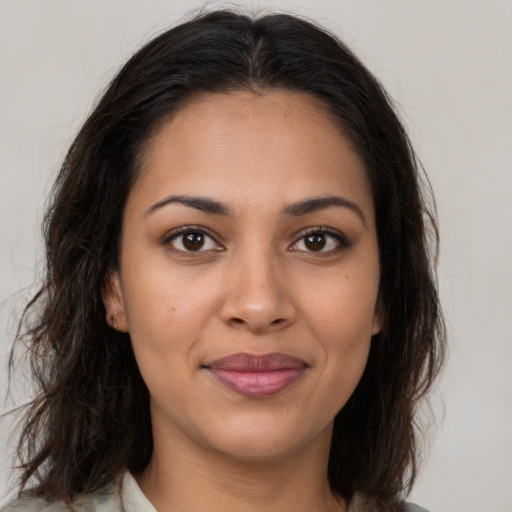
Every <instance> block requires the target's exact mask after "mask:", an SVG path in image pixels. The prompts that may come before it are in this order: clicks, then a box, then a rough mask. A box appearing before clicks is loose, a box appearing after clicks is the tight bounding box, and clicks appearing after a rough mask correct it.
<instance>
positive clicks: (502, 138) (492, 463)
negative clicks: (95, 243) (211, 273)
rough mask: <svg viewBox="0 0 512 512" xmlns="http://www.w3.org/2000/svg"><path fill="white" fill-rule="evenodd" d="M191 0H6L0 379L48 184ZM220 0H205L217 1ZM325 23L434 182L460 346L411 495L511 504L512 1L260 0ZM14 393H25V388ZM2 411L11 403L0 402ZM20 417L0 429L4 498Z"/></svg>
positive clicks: (33, 272) (467, 504)
mask: <svg viewBox="0 0 512 512" xmlns="http://www.w3.org/2000/svg"><path fill="white" fill-rule="evenodd" d="M202 5H203V2H200V1H195V0H181V1H178V0H174V1H173V0H167V1H157V0H144V1H142V0H141V1H129V0H103V1H97V0H86V1H85V0H84V1H81V0H61V1H58V0H32V1H30V0H0V368H1V369H0V393H1V397H2V398H3V395H4V393H5V389H6V385H7V379H6V368H7V354H8V351H9V347H10V345H11V343H12V340H13V333H14V330H15V327H16V318H17V316H18V315H19V312H20V309H21V308H22V306H23V303H24V301H25V300H26V298H27V297H28V295H29V293H30V291H33V290H34V288H33V284H34V282H35V281H36V280H37V277H38V269H39V268H40V267H39V266H38V260H40V259H41V255H42V253H41V237H40V227H39V225H40V221H41V216H42V213H43V211H44V202H45V195H46V193H47V192H48V189H49V186H50V184H51V182H52V178H53V177H54V176H55V173H56V171H57V169H58V167H59V162H60V161H61V159H62V157H63V154H64V152H65V151H66V148H67V146H68V145H69V143H70V142H71V140H72V138H73V136H74V134H75V132H76V130H77V128H78V127H79V126H80V124H81V123H82V122H83V121H84V119H85V116H86V115H87V113H88V112H89V111H90V109H91V106H92V105H93V102H94V100H95V98H97V96H98V93H99V92H100V91H101V90H102V89H103V88H104V86H105V85H106V84H107V82H108V80H109V79H110V78H112V77H113V75H114V74H115V72H116V70H117V69H118V68H119V66H120V65H121V64H122V63H123V62H124V61H125V59H126V58H127V57H128V56H129V55H130V54H131V53H132V52H133V51H134V50H135V49H136V48H138V47H139V46H140V45H141V43H143V42H145V41H147V40H148V39H149V38H150V37H151V36H152V35H154V34H156V33H158V32H160V31H162V30H164V29H165V28H167V27H169V26H170V25H172V24H174V23H176V22H178V21H179V20H181V19H183V16H184V15H185V14H187V13H189V12H190V11H191V10H193V9H197V8H198V7H200V6H202ZM221 5H225V4H222V3H220V2H216V3H209V4H208V6H209V7H214V6H221ZM238 5H245V6H249V7H252V8H253V9H254V10H256V11H259V10H265V9H272V10H285V11H287V12H293V13H298V14H302V15H305V16H308V17H310V18H313V19H315V20H318V21H320V22H321V23H322V24H324V25H325V26H327V27H328V28H330V29H331V30H333V31H335V32H336V33H337V34H339V35H341V37H342V38H343V39H344V40H345V41H346V42H347V43H348V44H349V45H350V46H351V47H352V48H353V49H354V50H355V52H356V53H357V54H358V55H359V56H360V57H361V58H362V60H363V61H364V62H365V63H366V64H367V65H368V67H369V68H370V69H371V70H372V71H373V72H374V73H375V74H376V75H377V76H378V77H379V78H380V79H381V80H382V82H383V83H384V85H385V87H387V89H388V90H389V91H390V93H391V95H392V96H393V97H394V98H395V99H396V101H397V102H398V103H399V105H400V110H401V112H402V115H403V116H404V119H405V121H406V124H407V126H408V127H409V131H410V133H411V136H412V138H413V140H414V143H415V146H416V149H417V151H418V153H419V155H420V158H421V160H422V162H423V164H424V166H425V168H426V169H427V172H428V174H429V176H430V178H431V180H432V184H433V187H434V191H435V194H436V197H437V201H438V208H439V218H440V225H441V240H442V245H441V256H440V266H439V276H440V287H441V295H442V300H443V304H444V308H445V311H446V315H447V320H448V328H449V342H450V359H449V362H448V365H447V368H446V371H445V372H444V375H443V378H442V380H441V382H440V385H439V388H438V390H437V392H436V393H435V395H434V396H433V402H432V403H433V409H434V410H435V412H436V417H437V426H436V429H435V431H436V434H435V436H434V438H433V443H432V445H433V447H432V450H431V453H430V457H429V458H428V459H427V460H426V465H425V469H424V471H423V473H422V474H421V476H420V478H419V479H418V482H417V484H416V487H415V489H414V492H413V494H412V496H411V499H412V500H413V501H416V502H418V503H420V504H422V505H423V506H425V507H427V508H429V509H431V511H432V512H455V511H460V512H505V511H509V512H510V511H512V434H511V432H512V372H511V367H512V334H511V333H512V264H511V262H512V258H511V254H512V228H511V226H512V200H511V199H512V197H511V196H512V169H511V164H512V150H511V143H512V40H511V26H512V24H511V21H512V2H511V1H499V0H480V1H471V0H361V1H356V0H297V1H291V0H289V1H285V0H283V1H277V0H276V1H272V0H268V1H267V0H265V1H263V0H262V1H260V2H257V1H253V2H241V3H239V4H238ZM14 391H15V403H16V400H17V401H18V402H19V401H20V400H21V399H22V398H21V397H23V396H24V391H23V389H20V388H17V389H15V390H14ZM0 404H2V405H0V410H1V409H2V407H3V410H7V409H8V408H10V407H11V406H12V405H13V402H12V401H11V402H8V403H6V404H5V405H3V402H0ZM11 423H12V422H11V421H4V422H3V423H2V425H1V429H0V454H1V455H0V496H1V498H0V501H4V500H5V497H6V496H7V493H8V485H7V479H8V476H9V468H10V467H11V462H10V460H9V457H8V456H9V453H10V448H9V446H12V443H10V444H9V443H8V430H9V427H10V424H11Z"/></svg>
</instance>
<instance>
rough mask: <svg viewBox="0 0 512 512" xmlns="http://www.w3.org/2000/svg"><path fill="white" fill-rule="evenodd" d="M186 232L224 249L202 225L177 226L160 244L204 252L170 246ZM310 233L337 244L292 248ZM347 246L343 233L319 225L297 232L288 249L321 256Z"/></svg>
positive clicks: (196, 252) (195, 252) (348, 245)
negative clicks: (321, 247) (324, 247)
mask: <svg viewBox="0 0 512 512" xmlns="http://www.w3.org/2000/svg"><path fill="white" fill-rule="evenodd" d="M187 233H190V234H198V235H202V236H204V237H205V238H209V239H211V240H212V241H213V242H214V243H215V244H216V245H217V248H216V249H215V250H217V251H223V250H225V249H224V248H223V247H222V246H221V245H220V244H219V243H218V242H217V240H216V238H215V236H214V235H213V234H212V233H211V232H210V231H209V230H207V229H205V228H204V227H202V226H184V227H182V228H178V229H176V230H174V231H172V232H171V233H170V234H168V235H167V236H166V237H165V238H164V239H163V240H162V245H164V246H171V248H172V249H173V250H174V251H176V252H181V253H185V254H188V255H194V254H198V253H201V252H206V251H204V250H203V251H202V250H198V251H192V250H184V249H177V248H176V247H172V244H171V243H172V242H173V241H174V240H177V239H179V238H180V237H182V236H183V235H186V234H187ZM311 235H321V236H326V237H329V238H332V239H334V240H335V241H336V244H337V246H336V247H335V248H334V249H330V250H327V251H324V250H320V251H313V250H309V251H308V250H303V249H296V248H294V247H296V246H297V245H298V244H299V243H300V242H302V241H304V240H305V239H306V237H307V236H311ZM182 245H183V241H182ZM349 247H350V243H349V241H348V240H347V238H346V236H345V235H343V234H342V233H340V232H339V231H336V230H334V229H332V228H328V227H326V226H319V227H315V228H309V229H307V230H305V231H302V232H301V233H299V238H297V240H296V242H294V243H293V244H292V245H291V246H290V249H291V250H292V251H293V252H299V251H300V252H306V253H311V254H315V253H316V254H318V255H322V256H328V255H332V254H335V253H338V252H339V251H341V250H343V249H346V248H349ZM200 249H201V248H200Z"/></svg>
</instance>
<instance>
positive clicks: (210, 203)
mask: <svg viewBox="0 0 512 512" xmlns="http://www.w3.org/2000/svg"><path fill="white" fill-rule="evenodd" d="M173 203H178V204H182V205H184V206H188V207H189V208H195V209H196V210H200V211H202V212H204V213H210V214H213V215H231V212H230V209H229V207H228V206H227V205H226V204H224V203H221V202H219V201H215V200H213V199H210V198H208V197H196V196H185V195H177V196H176V195H171V196H168V197H164V199H162V200H160V201H158V202H157V203H155V204H154V205H153V206H151V207H150V208H149V209H148V210H147V212H146V215H148V214H150V213H153V212H154V211H155V210H159V209H160V208H163V207H164V206H167V205H168V204H173Z"/></svg>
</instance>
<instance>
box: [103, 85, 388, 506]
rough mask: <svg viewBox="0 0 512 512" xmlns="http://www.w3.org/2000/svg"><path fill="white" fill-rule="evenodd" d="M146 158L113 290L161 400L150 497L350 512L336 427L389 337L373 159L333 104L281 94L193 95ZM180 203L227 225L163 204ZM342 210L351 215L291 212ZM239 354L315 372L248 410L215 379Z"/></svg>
mask: <svg viewBox="0 0 512 512" xmlns="http://www.w3.org/2000/svg"><path fill="white" fill-rule="evenodd" d="M143 156H144V159H143V160H144V164H143V167H142V170H141V174H140V176H139V178H138V179H137V181H136V183H135V185H134V187H133V189H132V190H131V192H130V194H129V197H128V200H127V204H126V209H125V212H124V218H123V228H122V240H121V252H120V265H119V269H118V270H116V271H112V272H111V273H110V275H109V277H108V281H107V286H106V288H105V292H104V302H105V306H106V310H107V318H108V319H110V318H111V317H112V316H113V317H115V322H116V327H117V329H119V330H121V331H124V332H129V333H130V337H131V340H132V343H133V348H134V352H135V356H136V359H137V362H138V365H139V368H140V371H141V374H142V376H143V378H144V380H145V382H146V384H147V386H148V389H149V392H150V395H151V419H152V427H153V435H154V455H153V458H152V460H151V462H150V464H149V466H148V468H147V469H146V470H145V471H144V472H143V473H142V474H141V475H137V476H136V477H137V480H138V482H139V485H140V486H141V489H142V490H143V492H144V493H145V495H146V496H147V497H148V498H149V500H150V501H151V502H152V503H153V505H154V506H155V507H156V508H157V510H159V512H165V511H171V510H172V511H174V512H178V511H185V510H187V511H188V512H194V511H198V512H199V511H201V512H203V511H204V510H210V511H230V510H233V511H235V510H236V511H256V510H257V511H259V512H261V511H265V510H274V511H275V510H280V511H285V512H286V511H288V510H290V511H291V510H293V511H294V512H298V511H299V512H300V511H306V510H307V511H309V512H310V511H313V510H322V511H325V510H345V507H346V502H345V500H344V499H343V498H342V497H337V496H333V494H332V493H331V491H330V489H329V486H328V482H327V478H326V471H327V461H328V454H329V444H330V436H331V432H332V422H333V418H334V416H335V415H336V413H337V412H338V411H339V410H340V409H341V408H342V407H343V405H344V404H345V403H346V401H347V400H348V398H349V397H350V395H351V394H352V392H353V391H354V389H355V387H356V385H357V383H358V381H359V379H360V378H361V375H362V373H363V371H364V368H365V365H366V361H367V357H368V351H369V347H370V343H371V337H372V335H373V334H376V333H377V332H379V330H380V328H381V323H382V319H381V314H380V310H379V307H378V298H377V297H378V288H379V254H378V244H377V236H376V228H375V219H374V205H373V198H372V194H371V190H370V185H369V181H368V177H367V174H366V171H365V168H364V165H363V162H362V161H361V159H360V158H359V157H358V155H357V154H356V153H355V152H354V150H353V149H352V147H351V144H350V142H349V141H348V140H347V139H346V138H345V137H344V136H343V135H342V134H341V132H340V130H339V129H338V127H337V126H336V125H335V123H334V121H333V120H332V119H331V117H330V115H329V113H328V112H327V110H326V108H325V107H324V106H323V104H322V103H320V102H319V101H318V100H316V99H315V98H311V97H309V96H307V95H304V94H300V93H295V92H290V91H284V90H270V91H265V92H263V93H261V94H255V93H252V92H245V91H238V92H230V93H226V94H205V95H201V96H199V97H196V98H194V99H193V100H191V101H189V102H188V103H187V104H186V105H185V106H184V107H183V109H182V110H181V111H180V112H179V113H177V114H176V115H174V117H173V118H172V119H171V120H170V121H168V122H166V123H165V124H164V125H163V126H162V128H161V129H160V130H159V131H158V133H157V134H156V135H155V136H154V137H153V138H152V139H151V140H150V141H149V143H148V145H147V148H146V152H145V154H144V155H143ZM172 195H174V196H176V195H179V196H194V197H197V196H199V197H201V198H208V199H210V200H214V201H217V202H222V203H223V204H224V206H225V208H226V210H228V211H227V212H225V213H227V214H218V213H212V212H208V211H201V210H200V209H198V208H197V207H194V206H191V205H190V204H189V205H185V204H182V203H179V202H168V203H167V204H164V203H165V200H166V198H168V197H169V196H172ZM333 196H337V197H341V198H343V199H344V200H347V201H349V202H350V205H352V206H346V205H343V204H342V205H333V204H331V205H325V204H324V205H323V207H321V208H318V209H315V210H314V211H308V212H305V211H295V212H292V213H293V214H290V209H291V207H290V205H297V204H298V203H300V202H304V201H305V200H309V199H311V198H324V199H325V198H332V197H333ZM155 205H157V206H155ZM353 205H355V207H354V206H353ZM196 206H197V205H196ZM295 210H298V209H297V208H295ZM303 210H304V209H303ZM357 210H359V213H358V211H357ZM187 226H192V227H191V228H190V229H189V232H190V231H194V230H195V231H197V229H198V226H200V227H201V229H203V230H204V231H206V232H207V233H208V235H204V237H205V238H204V245H203V246H202V247H201V250H195V251H191V250H187V248H186V246H184V245H183V242H184V238H183V234H181V235H176V233H175V230H176V229H178V228H182V227H187ZM325 227H328V228H329V229H330V230H332V232H333V233H334V234H330V233H329V234H325V235H323V238H322V237H321V239H322V240H323V242H322V243H324V242H325V245H324V246H323V247H321V249H320V250H318V247H319V246H321V245H322V244H319V245H316V246H314V250H312V249H311V245H307V244H306V239H305V230H306V231H308V230H309V232H311V231H313V232H316V233H319V234H320V235H322V233H321V231H322V229H323V228H325ZM340 240H341V241H340ZM239 352H246V353H250V354H267V353H272V352H280V353H284V354H287V355H290V356H293V357H295V358H298V359H300V360H302V361H304V362H305V364H306V365H307V369H306V371H304V373H303V374H302V375H301V376H300V378H299V379H298V380H296V381H295V382H294V383H293V384H292V385H291V386H289V387H287V388H286V389H284V390H283V391H282V392H280V393H278V394H276V395H274V396H271V397H266V398H257V399H255V398H248V397H245V396H242V395H240V394H238V393H236V392H234V391H233V390H231V389H229V388H227V387H226V386H224V385H222V384H221V383H219V382H218V380H216V379H215V378H214V377H212V375H211V374H210V373H209V372H208V371H206V370H205V369H204V365H205V364H207V363H208V362H210V361H212V360H215V359H218V358H221V357H225V356H228V355H230V354H233V353H239ZM198 489H200V490H201V492H197V490H198Z"/></svg>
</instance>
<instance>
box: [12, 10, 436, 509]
mask: <svg viewBox="0 0 512 512" xmlns="http://www.w3.org/2000/svg"><path fill="white" fill-rule="evenodd" d="M272 88H281V89H288V90H293V91H300V92H303V93H306V94H309V95H311V96H314V97H315V98H318V99H320V100H321V101H322V102H323V103H324V104H325V105H326V106H327V108H328V109H329V111H330V112H331V114H332V115H333V117H334V119H336V120H337V121H338V122H339V125H340V127H341V129H342V130H343V133H344V134H345V135H346V136H347V137H348V138H349V139H350V140H351V142H352V144H353V146H354V148H355V149H356V151H357V152H358V154H359V156H360V157H361V158H362V160H363V161H364V163H365V166H366V169H367V172H368V176H369V178H370V182H371V187H372V193H373V198H374V202H375V212H376V214H375V215H376V223H377V236H378V242H379V250H380V258H381V282H380V291H379V294H380V303H381V304H382V306H383V308H384V311H385V325H384V327H383V329H382V331H381V333H380V334H378V335H376V336H375V337H374V339H373V341H372V344H371V349H370V354H369V359H368V364H367V367H366V370H365V372H364V375H363V377H362V380H361V381H360V383H359V385H358V386H357V388H356V390H355V392H354V393H353V395H352V397H351V398H350V399H349V401H348V403H347V404H346V405H345V407H344V408H343V409H342V410H341V411H340V412H339V413H338V414H337V416H336V418H335V421H334V431H333V438H332V445H331V452H330V458H329V466H328V478H329V482H330V485H331V488H332V489H333V491H334V492H336V493H339V494H340V495H342V496H344V497H346V498H350V497H351V496H352V495H353V494H354V493H356V492H362V493H365V494H366V495H368V496H369V497H370V498H372V499H373V500H374V502H375V503H378V504H379V506H380V507H381V508H380V509H379V510H399V509H400V503H401V502H402V500H403V498H404V496H405V495H406V493H407V492H408V491H409V490H410V488H411V485H412V483H413V481H414V478H415V475H416V471H417V467H418V453H419V451H418V450H419V449H418V446H420V445H419V440H420V438H421V436H419V435H418V434H419V433H420V431H419V429H418V428H417V427H416V421H415V413H416V410H417V407H418V403H419V401H420V399H421V398H423V397H424V396H425V395H426V394H427V392H428V391H429V390H430V388H431V387H432V384H433V382H434V379H435V377H436V375H437V374H438V372H439V370H440V367H441V363H442V361H443V355H444V346H445V335H444V327H443V318H442V314H441V310H440V306H439V299H438V294H437V287H436V279H435V272H434V269H435V259H436V254H437V244H438V232H437V226H436V221H435V208H434V205H433V199H429V200H427V199H428V197H431V194H430V192H431V191H430V186H429V184H428V180H426V179H425V178H423V174H422V171H421V167H420V165H419V164H418V161H417V159H416V157H415V154H414V151H413V149H412V147H411V144H410V141H409V139H408V137H407V135H406V133H405V130H404V128H403V125H402V123H401V121H400V118H399V115H398V114H397V112H396V110H395V108H394V106H393V103H392V101H391V100H390V98H389V97H388V95H387V94H386V92H385V91H384V90H383V88H382V86H381V85H380V84H379V82H378V81H377V80H376V79H375V77H374V76H373V75H372V74H371V73H370V72H369V71H368V70H367V69H366V68H365V67H364V65H363V64H361V62H360V61H359V60H358V59H357V58H356V57H355V56H354V54H353V53H352V52H351V51H350V50H349V49H348V48H347V46H345V45H344V44H343V43H342V42H341V41H340V40H339V39H337V38H336V37H335V36H333V35H332V34H330V33H328V32H326V31H325V30H324V29H322V28H320V27H318V26H316V25H315V24H313V23H311V22H309V21H306V20H303V19H300V18H297V17H294V16H290V15H286V14H272V15H265V16H262V17H251V16H248V15H245V14H240V13H238V12H234V11H214V12H210V13H206V14H201V15H199V16H198V17H196V18H194V19H192V20H189V21H187V22H185V23H182V24H181V25H178V26H176V27H174V28H172V29H170V30H168V31H166V32H164V33H162V34H161V35H159V36H157V37H156V38H155V39H153V40H152V41H150V42H149V43H148V44H146V45H145V46H144V47H143V48H142V49H140V50H139V51H138V52H137V53H135V54H134V55H133V57H131V58H130V60H129V61H128V62H127V63H126V64H125V65H124V67H123V68H122V69H121V71H120V72H119V73H118V75H117V76H116V77H115V78H114V79H113V81H112V82H111V84H110V85H109V87H108V88H107V90H106V91H105V92H104V94H103V96H102V97H101V99H100V100H99V102H98V103H97V105H96V107H95V108H94V110H93V112H92V113H91V114H90V116H89V117H88V119H87V120H86V121H85V123H84V125H83V127H82V128H81V130H80V131H79V133H78V135H77V137H76V138H75V140H74V142H73V143H72V145H71V147H70V149H69V152H68V153H67V156H66V157H65V160H64V162H63V165H62V168H61V170H60V173H59V175H58V177H57V179H56V182H55V185H54V188H53V191H52V194H51V204H50V206H49V208H48V211H47V213H46V216H45V219H44V228H43V230H44V239H45V248H46V260H45V264H46V267H45V269H46V272H45V276H44V280H43V283H42V286H41V288H40V290H39V291H38V293H37V294H36V295H35V297H34V298H33V299H32V301H31V302H30V303H29V304H28V306H27V307H26V309H25V312H24V315H23V317H22V321H21V323H20V330H19V335H18V338H17V340H16V341H15V345H14V348H16V347H17V346H18V345H20V344H21V345H25V348H28V351H29V354H30V365H31V371H32V375H33V378H34V379H35V382H36V383H37V385H38V393H37V396H36V397H35V399H34V400H33V401H32V402H31V403H30V404H29V405H28V408H27V410H26V413H25V416H24V423H23V430H22V432H21V437H20V443H19V448H18V456H19V459H20V467H21V469H22V475H21V480H20V484H21V489H25V492H30V493H31V494H34V495H37V496H50V497H55V498H60V499H63V500H65V501H70V500H72V499H73V498H74V497H75V496H77V495H79V494H87V493H90V492H92V491H94V490H96V489H98V488H99V487H101V486H103V485H105V484H106V483H108V482H109V481H111V480H112V479H114V478H115V477H116V476H118V475H119V473H120V471H122V469H123V468H126V467H127V468H129V469H130V470H131V471H132V472H135V473H137V472H140V471H142V470H143V469H144V468H145V467H146V465H147V464H148V462H149V460H150V458H151V454H152V448H153V443H152V435H151V421H150V415H149V396H148V390H147V388H146V386H145V384H144V382H143V380H142V378H141V376H140V373H139V371H138V368H137V364H136V361H135V358H134V354H133V351H132V347H131V344H130V339H129V335H128V334H123V333H118V332H114V331H113V330H112V329H110V328H109V327H108V325H107V324H106V322H105V314H106V313H105V309H104V306H103V302H102V288H103V286H104V283H105V279H106V275H107V273H108V272H109V270H110V269H115V268H116V266H117V264H118V252H119V239H120V230H121V220H122V214H123V208H124V205H125V202H126V198H127V196H128V193H129V192H130V189H131V187H132V185H133V183H134V182H135V180H136V179H137V174H138V172H139V169H140V156H141V153H142V152H143V149H144V144H145V143H146V142H147V140H148V138H149V137H150V136H151V134H152V133H154V132H155V130H157V129H158V127H159V126H160V125H161V123H162V122H163V121H164V120H165V119H168V118H169V116H172V114H173V113H174V112H176V111H177V110H179V109H180V108H182V107H183V105H184V102H185V101H186V100H187V99H188V98H190V97H191V96H192V95H194V94H196V93H204V92H209V93H215V92H226V91H230V90H251V91H258V92H264V91H265V90H267V89H272ZM198 144H200V141H198ZM426 194H428V195H426ZM29 319H30V321H29ZM11 364H14V363H13V359H11ZM27 489H28V491H27Z"/></svg>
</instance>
